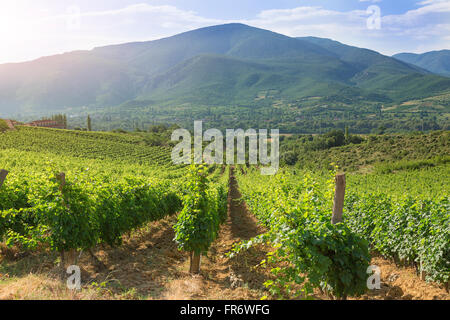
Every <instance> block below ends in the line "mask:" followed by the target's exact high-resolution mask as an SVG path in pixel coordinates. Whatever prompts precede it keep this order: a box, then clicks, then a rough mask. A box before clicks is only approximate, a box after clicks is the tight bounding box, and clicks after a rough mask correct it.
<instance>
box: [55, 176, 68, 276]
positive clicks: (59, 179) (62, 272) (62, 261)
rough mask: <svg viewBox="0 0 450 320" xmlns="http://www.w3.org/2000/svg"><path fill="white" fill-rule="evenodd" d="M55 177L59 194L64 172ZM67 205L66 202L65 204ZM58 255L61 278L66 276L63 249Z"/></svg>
mask: <svg viewBox="0 0 450 320" xmlns="http://www.w3.org/2000/svg"><path fill="white" fill-rule="evenodd" d="M56 179H57V180H58V181H59V191H60V192H61V194H62V193H63V189H64V186H65V185H66V174H65V173H64V172H61V173H59V174H57V175H56ZM63 201H64V200H63ZM65 205H66V206H67V204H65ZM59 255H60V259H61V261H60V264H59V267H60V269H61V270H60V272H61V279H64V278H65V276H66V269H65V258H64V249H61V250H60V251H59Z"/></svg>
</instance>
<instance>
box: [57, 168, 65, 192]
mask: <svg viewBox="0 0 450 320" xmlns="http://www.w3.org/2000/svg"><path fill="white" fill-rule="evenodd" d="M56 179H58V180H59V182H60V184H59V191H61V192H62V191H63V188H64V186H65V185H66V174H65V173H64V172H61V173H60V174H58V175H57V176H56Z"/></svg>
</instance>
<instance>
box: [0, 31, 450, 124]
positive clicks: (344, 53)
mask: <svg viewBox="0 0 450 320" xmlns="http://www.w3.org/2000/svg"><path fill="white" fill-rule="evenodd" d="M267 90H272V92H276V97H277V98H278V99H281V100H290V101H294V100H298V99H303V98H307V97H311V96H318V97H330V96H332V97H335V98H333V99H337V100H338V101H344V100H345V101H352V100H353V99H358V100H365V101H369V102H392V101H405V100H408V99H411V98H422V97H427V96H430V95H434V94H438V93H441V92H442V91H447V90H450V80H449V79H447V78H443V77H439V76H436V75H432V74H429V72H427V71H425V70H423V69H420V68H418V67H414V66H412V65H410V64H407V63H404V62H401V61H398V60H396V59H393V58H390V57H386V56H383V55H381V54H379V53H376V52H374V51H370V50H366V49H359V48H355V47H350V46H346V45H343V44H340V43H338V42H334V41H331V40H328V39H319V38H301V39H297V38H291V37H287V36H284V35H281V34H277V33H274V32H271V31H267V30H263V29H258V28H253V27H250V26H246V25H243V24H227V25H220V26H213V27H207V28H202V29H198V30H194V31H189V32H185V33H182V34H179V35H176V36H173V37H169V38H165V39H161V40H156V41H149V42H140V43H127V44H122V45H115V46H107V47H101V48H96V49H94V50H91V51H78V52H72V53H66V54H63V55H57V56H51V57H45V58H41V59H38V60H35V61H31V62H26V63H16V64H6V65H0V115H3V116H8V115H11V114H17V113H22V114H30V113H45V112H47V113H48V112H53V111H56V110H67V108H75V109H76V110H80V108H84V109H85V107H87V108H93V107H95V108H97V109H99V108H100V109H101V108H105V107H114V106H120V105H122V104H123V103H129V102H130V101H137V102H136V103H134V102H133V103H134V104H136V105H139V103H140V102H139V101H143V100H145V101H146V103H142V107H147V106H148V104H149V103H150V104H152V103H154V104H157V105H161V103H163V104H164V105H166V106H167V107H168V108H170V106H176V105H181V104H185V103H189V102H191V103H200V104H208V105H229V104H246V105H250V104H251V105H258V103H262V102H261V101H260V100H258V96H259V94H260V93H261V91H267ZM258 101H260V102H258ZM74 112H75V111H74Z"/></svg>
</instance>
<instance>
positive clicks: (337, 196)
mask: <svg viewBox="0 0 450 320" xmlns="http://www.w3.org/2000/svg"><path fill="white" fill-rule="evenodd" d="M335 182H336V188H335V191H334V202H333V216H332V218H331V223H332V224H337V223H339V222H342V213H343V211H344V199H345V174H344V173H340V174H337V175H336V177H335ZM341 299H342V300H347V296H343V297H341Z"/></svg>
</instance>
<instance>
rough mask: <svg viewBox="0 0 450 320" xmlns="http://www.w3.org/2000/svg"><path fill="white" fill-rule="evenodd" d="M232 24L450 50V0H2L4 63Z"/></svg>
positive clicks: (408, 48)
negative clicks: (237, 23) (378, 18)
mask: <svg viewBox="0 0 450 320" xmlns="http://www.w3.org/2000/svg"><path fill="white" fill-rule="evenodd" d="M373 6H375V7H373ZM369 7H370V9H369V10H368V8H369ZM378 9H379V10H378ZM378 11H379V12H380V16H381V19H380V20H377V17H378ZM377 21H380V23H378V22H377ZM229 22H242V23H246V24H249V25H252V26H255V27H260V28H265V29H269V30H272V31H275V32H279V33H282V34H285V35H288V36H317V37H327V38H332V39H335V40H338V41H341V42H344V43H347V44H351V45H356V46H359V47H366V48H370V49H374V50H377V51H379V52H381V53H384V54H389V55H391V54H394V53H399V52H417V53H421V52H425V51H431V50H440V49H450V0H272V1H268V0H166V1H162V0H161V1H160V0H147V1H145V0H95V1H94V0H67V1H66V0H1V2H0V43H1V45H0V63H4V62H17V61H24V60H31V59H35V58H38V57H41V56H45V55H52V54H57V53H62V52H66V51H72V50H78V49H83V50H86V49H92V48H94V47H96V46H102V45H108V44H115V43H123V42H129V41H146V40H154V39H158V38H161V37H166V36H170V35H174V34H177V33H180V32H183V31H188V30H192V29H196V28H200V27H204V26H209V25H215V24H222V23H229Z"/></svg>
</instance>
